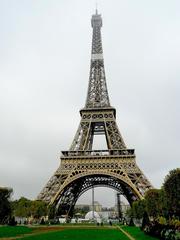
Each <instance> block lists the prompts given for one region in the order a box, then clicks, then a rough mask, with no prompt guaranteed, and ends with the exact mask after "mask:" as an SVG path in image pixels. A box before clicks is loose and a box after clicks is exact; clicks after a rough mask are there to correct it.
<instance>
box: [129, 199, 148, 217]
mask: <svg viewBox="0 0 180 240" xmlns="http://www.w3.org/2000/svg"><path fill="white" fill-rule="evenodd" d="M145 211H146V202H145V200H139V201H136V202H134V203H133V205H132V212H133V217H134V218H137V219H141V218H143V216H144V213H145Z"/></svg>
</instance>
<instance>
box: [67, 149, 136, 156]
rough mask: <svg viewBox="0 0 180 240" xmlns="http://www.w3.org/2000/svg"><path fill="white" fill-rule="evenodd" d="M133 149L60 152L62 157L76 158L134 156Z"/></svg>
mask: <svg viewBox="0 0 180 240" xmlns="http://www.w3.org/2000/svg"><path fill="white" fill-rule="evenodd" d="M134 152H135V150H134V149H113V150H87V151H62V157H77V156H84V157H86V156H87V157H88V156H127V155H128V156H130V155H134Z"/></svg>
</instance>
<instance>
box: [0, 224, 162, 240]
mask: <svg viewBox="0 0 180 240" xmlns="http://www.w3.org/2000/svg"><path fill="white" fill-rule="evenodd" d="M121 228H122V229H123V230H124V231H126V232H128V233H129V234H130V235H131V236H132V237H134V239H136V240H157V239H156V238H153V237H150V236H148V235H146V234H144V233H143V232H142V231H141V230H140V229H139V228H137V227H129V226H121ZM11 237H16V239H19V240H23V239H24V240H57V239H61V240H128V239H129V238H128V237H127V236H126V235H125V234H124V233H123V232H121V231H120V229H118V228H117V227H116V226H112V227H110V226H103V227H100V226H95V225H91V226H87V225H84V226H83V225H79V226H78V225H76V226H75V225H74V226H72V225H66V226H65V225H63V226H62V225H61V226H43V227H40V226H36V227H25V226H16V227H8V226H6V227H5V226H3V227H0V239H1V238H3V240H4V239H11Z"/></svg>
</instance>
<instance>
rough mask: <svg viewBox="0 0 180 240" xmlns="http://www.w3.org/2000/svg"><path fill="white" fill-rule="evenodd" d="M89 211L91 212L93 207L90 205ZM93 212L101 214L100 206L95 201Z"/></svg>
mask: <svg viewBox="0 0 180 240" xmlns="http://www.w3.org/2000/svg"><path fill="white" fill-rule="evenodd" d="M90 210H91V211H93V206H92V205H90ZM94 211H96V212H101V211H102V205H101V204H100V203H99V202H97V201H94Z"/></svg>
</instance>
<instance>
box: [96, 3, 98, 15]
mask: <svg viewBox="0 0 180 240" xmlns="http://www.w3.org/2000/svg"><path fill="white" fill-rule="evenodd" d="M97 14H98V3H97V1H96V15H97Z"/></svg>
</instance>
